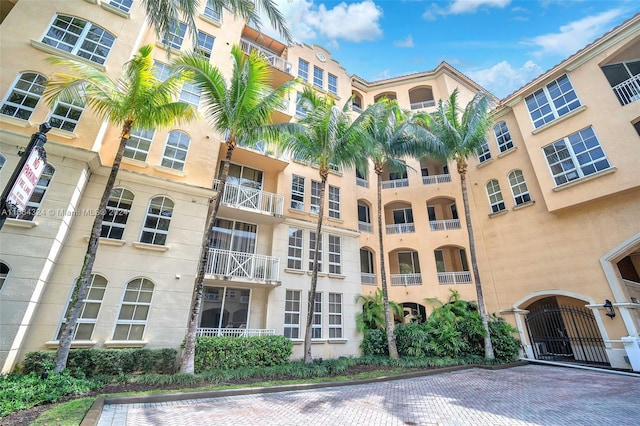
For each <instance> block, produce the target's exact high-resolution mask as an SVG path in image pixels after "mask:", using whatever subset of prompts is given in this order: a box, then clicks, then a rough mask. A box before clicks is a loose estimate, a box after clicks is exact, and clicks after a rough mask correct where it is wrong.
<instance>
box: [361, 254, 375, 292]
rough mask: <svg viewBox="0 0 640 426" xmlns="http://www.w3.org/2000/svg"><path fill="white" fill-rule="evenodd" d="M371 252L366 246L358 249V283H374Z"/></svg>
mask: <svg viewBox="0 0 640 426" xmlns="http://www.w3.org/2000/svg"><path fill="white" fill-rule="evenodd" d="M373 259H374V256H373V252H372V251H371V250H369V249H366V248H361V249H360V283H361V284H367V285H376V283H377V281H376V266H375V262H374V260H373Z"/></svg>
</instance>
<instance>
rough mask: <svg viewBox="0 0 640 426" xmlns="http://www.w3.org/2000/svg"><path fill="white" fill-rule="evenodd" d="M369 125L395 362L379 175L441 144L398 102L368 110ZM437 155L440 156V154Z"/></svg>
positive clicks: (387, 320)
mask: <svg viewBox="0 0 640 426" xmlns="http://www.w3.org/2000/svg"><path fill="white" fill-rule="evenodd" d="M367 113H368V114H370V115H371V125H370V126H368V128H367V136H368V138H367V155H368V157H369V160H371V162H372V163H373V169H374V172H375V173H376V176H377V194H378V195H377V203H378V205H377V209H378V250H379V252H380V279H381V283H382V295H383V303H384V314H385V323H386V334H387V344H388V346H389V356H390V357H391V358H394V359H398V349H397V348H396V339H395V336H394V333H393V324H394V321H393V316H392V314H391V312H390V309H389V290H388V284H387V273H386V270H385V255H386V254H385V251H384V243H383V233H382V229H383V228H382V173H383V172H384V168H385V166H386V167H388V168H389V169H391V170H403V169H406V167H407V166H406V164H405V163H404V162H402V161H401V160H400V159H401V158H405V157H407V156H415V155H417V154H418V153H420V152H431V153H434V152H437V150H438V149H439V147H441V144H438V143H434V142H433V141H432V140H431V139H429V138H428V136H429V135H428V134H427V133H426V132H425V131H424V129H423V128H422V127H420V126H418V125H416V124H415V123H413V122H412V121H411V120H408V119H407V116H406V114H405V113H404V112H403V111H402V109H400V107H399V106H398V103H397V102H395V101H389V100H388V99H386V98H383V99H382V100H380V101H378V102H376V103H375V104H373V105H371V106H370V107H369V108H367ZM439 154H440V155H441V154H442V153H439Z"/></svg>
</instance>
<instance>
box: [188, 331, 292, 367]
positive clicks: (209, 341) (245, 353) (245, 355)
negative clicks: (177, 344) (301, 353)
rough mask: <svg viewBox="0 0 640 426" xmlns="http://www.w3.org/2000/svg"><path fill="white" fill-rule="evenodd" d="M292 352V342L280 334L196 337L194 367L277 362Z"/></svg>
mask: <svg viewBox="0 0 640 426" xmlns="http://www.w3.org/2000/svg"><path fill="white" fill-rule="evenodd" d="M292 353H293V343H292V342H291V340H289V339H287V338H286V337H284V336H260V337H198V338H197V339H196V353H195V370H196V371H197V372H202V371H207V370H211V369H215V368H223V369H234V368H240V367H260V366H272V365H279V364H283V363H284V362H286V361H287V360H288V359H289V357H290V356H291V354H292Z"/></svg>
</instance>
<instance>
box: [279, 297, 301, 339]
mask: <svg viewBox="0 0 640 426" xmlns="http://www.w3.org/2000/svg"><path fill="white" fill-rule="evenodd" d="M301 296H302V292H301V291H300V290H286V292H285V300H284V322H283V324H284V327H283V333H282V334H283V335H284V337H287V338H289V339H294V340H295V339H300V316H301V313H300V309H301V307H302V303H301ZM296 319H297V321H296Z"/></svg>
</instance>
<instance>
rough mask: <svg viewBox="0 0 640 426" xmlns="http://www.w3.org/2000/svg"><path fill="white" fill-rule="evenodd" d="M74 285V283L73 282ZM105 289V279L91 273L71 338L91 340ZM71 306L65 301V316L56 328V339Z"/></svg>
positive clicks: (58, 338)
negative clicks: (85, 295)
mask: <svg viewBox="0 0 640 426" xmlns="http://www.w3.org/2000/svg"><path fill="white" fill-rule="evenodd" d="M74 285H75V283H74ZM106 290H107V279H106V278H105V277H103V276H102V275H96V274H92V275H91V278H90V280H89V288H88V290H87V297H86V298H85V300H84V303H83V304H82V310H81V311H80V316H79V317H78V323H77V325H76V330H75V333H74V335H73V340H91V336H93V330H94V329H95V327H96V322H97V320H98V313H99V312H100V307H101V306H102V299H104V293H105V291H106ZM71 308H72V307H71V306H69V301H68V302H67V308H66V309H65V316H64V318H62V323H61V324H60V328H58V334H57V337H56V340H60V333H61V332H62V326H63V325H64V324H65V323H66V322H67V318H68V317H69V315H70V313H71V312H70V310H71Z"/></svg>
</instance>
